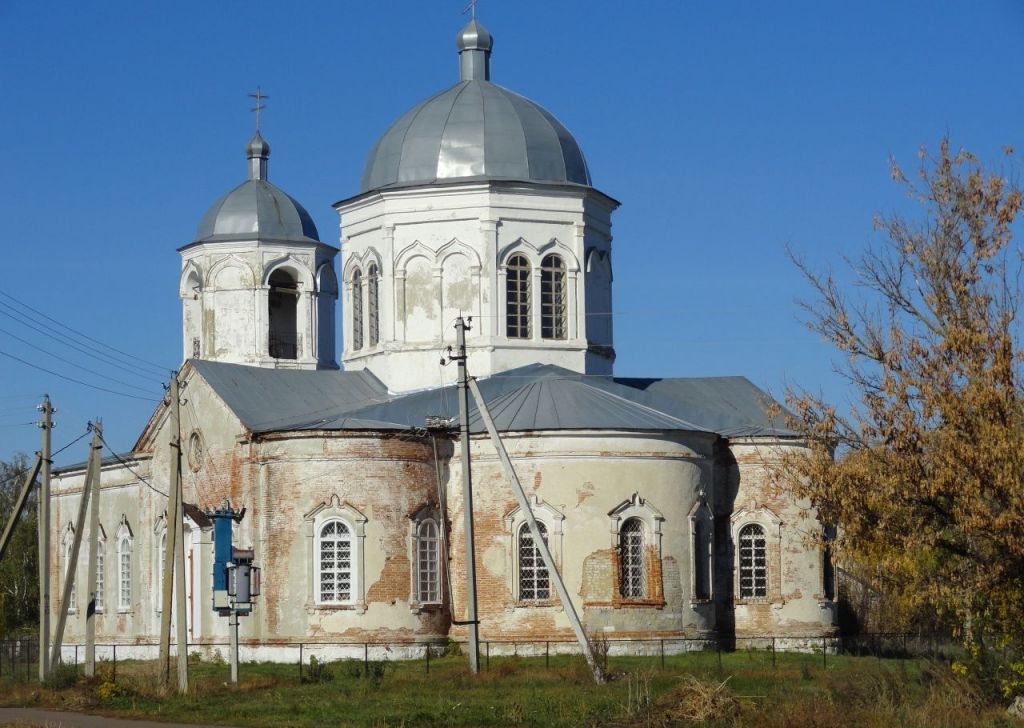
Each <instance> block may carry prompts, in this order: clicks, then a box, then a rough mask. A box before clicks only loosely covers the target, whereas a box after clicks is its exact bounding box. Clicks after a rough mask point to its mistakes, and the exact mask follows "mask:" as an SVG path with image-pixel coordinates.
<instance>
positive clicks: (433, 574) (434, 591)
mask: <svg viewBox="0 0 1024 728" xmlns="http://www.w3.org/2000/svg"><path fill="white" fill-rule="evenodd" d="M439 548H440V539H439V538H438V532H437V522H436V521H434V519H432V518H428V519H427V520H425V521H423V522H422V523H420V524H419V526H418V527H417V528H416V600H417V601H419V602H420V603H421V604H436V603H438V602H440V601H441V574H440V570H439V565H440V557H439V553H440V552H439Z"/></svg>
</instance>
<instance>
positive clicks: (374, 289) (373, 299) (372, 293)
mask: <svg viewBox="0 0 1024 728" xmlns="http://www.w3.org/2000/svg"><path fill="white" fill-rule="evenodd" d="M378 277H379V276H378V275H377V264H376V263H373V264H371V265H370V268H369V270H367V271H366V308H367V315H368V323H369V329H370V332H369V333H370V346H376V345H377V342H378V341H380V306H379V301H378V299H379V297H380V296H379V291H378V281H377V278H378Z"/></svg>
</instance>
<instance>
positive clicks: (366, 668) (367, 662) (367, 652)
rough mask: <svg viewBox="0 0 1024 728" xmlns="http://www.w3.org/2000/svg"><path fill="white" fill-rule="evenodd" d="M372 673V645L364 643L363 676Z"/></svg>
mask: <svg viewBox="0 0 1024 728" xmlns="http://www.w3.org/2000/svg"><path fill="white" fill-rule="evenodd" d="M369 675H370V645H369V644H368V643H366V642H364V643H363V677H369Z"/></svg>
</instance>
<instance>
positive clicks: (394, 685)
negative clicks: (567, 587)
mask: <svg viewBox="0 0 1024 728" xmlns="http://www.w3.org/2000/svg"><path fill="white" fill-rule="evenodd" d="M718 663H719V657H718V655H716V653H714V652H706V653H705V652H702V653H690V654H686V655H679V656H672V657H666V658H665V665H664V668H662V667H661V664H660V660H659V659H658V658H657V657H654V658H628V657H613V658H610V660H609V670H610V672H611V673H612V676H613V678H614V679H613V680H612V681H610V682H609V683H607V684H605V685H595V684H594V683H593V681H592V680H591V678H590V673H589V671H588V670H587V668H586V665H585V664H584V663H583V662H582V660H581V659H580V658H578V657H569V656H557V657H555V656H553V657H552V658H551V660H550V666H549V667H545V660H544V658H543V657H541V658H513V657H507V658H491V660H490V665H489V668H488V669H486V670H484V671H483V672H481V674H480V675H479V676H473V675H471V674H470V673H469V671H468V669H467V665H466V658H465V657H445V658H436V659H432V660H431V662H430V673H429V675H428V674H427V673H426V670H425V667H426V666H425V664H424V662H423V661H416V662H390V663H371V667H373V666H382V669H383V672H382V674H381V667H377V668H376V669H375V670H374V669H371V675H370V676H369V677H368V676H366V675H364V669H363V663H362V661H358V660H354V661H339V662H333V663H329V664H328V665H327V666H326V671H327V674H326V675H325V676H323V677H322V678H321V679H320V681H318V682H300V681H299V673H298V667H297V666H296V665H294V664H292V665H282V664H269V663H263V664H243V665H242V666H241V671H240V676H241V684H240V686H239V687H238V688H234V687H232V686H231V685H230V684H229V683H228V679H229V671H228V667H227V666H226V665H218V664H210V663H199V662H194V661H193V662H192V663H191V665H190V678H191V686H192V689H191V691H190V693H189V694H188V695H185V696H178V695H175V694H167V695H165V694H163V692H162V691H161V689H160V688H159V687H158V681H157V679H156V667H155V665H154V664H152V663H139V662H119V663H118V665H117V683H116V684H115V683H113V682H112V681H110V679H109V678H110V665H109V664H104V665H102V669H101V670H100V671H99V672H100V676H99V677H98V678H96V679H93V680H88V681H87V680H84V679H82V680H79V681H78V683H77V684H75V685H74V686H72V687H68V688H63V689H47V688H41V687H39V686H38V685H35V684H32V683H24V682H11V681H9V680H6V679H5V680H0V696H3V697H0V702H2V703H4V704H6V705H22V706H38V707H50V708H53V707H56V708H63V709H66V710H83V711H88V712H99V713H104V714H109V715H117V716H121V717H143V716H145V717H151V718H155V719H158V720H167V721H182V722H201V723H225V724H232V725H244V726H316V727H317V728H322V727H323V726H325V725H328V726H374V727H377V726H379V727H381V728H383V727H384V726H389V727H395V726H515V725H522V726H543V727H544V728H557V727H559V726H667V725H690V724H691V723H688V722H687V721H685V720H683V718H682V717H681V716H684V715H689V714H693V710H694V709H696V708H700V707H701V704H703V703H708V704H709V705H712V707H714V705H715V702H714V700H713V699H714V698H716V697H717V698H718V702H719V703H720V705H718V707H717V708H714V709H713V710H712V715H713V717H714V718H715V719H713V720H711V721H710V722H704V723H692V724H693V725H721V726H748V725H749V726H755V725H756V726H758V727H759V728H772V727H773V726H812V727H813V726H819V725H820V726H837V725H856V726H869V727H870V726H891V725H906V726H922V727H923V726H927V727H928V728H934V727H940V726H951V727H953V726H1002V725H1006V726H1010V725H1012V724H1011V723H1009V722H1005V723H1004V722H1003V721H1004V720H1005V719H1004V718H1002V717H1001V716H1002V707H1001V706H999V705H993V704H988V703H986V702H985V701H983V700H982V699H981V698H980V697H979V696H978V695H977V694H976V693H975V692H974V691H972V690H971V688H970V686H969V685H968V684H967V683H965V682H963V681H962V680H961V679H960V678H958V677H957V676H956V675H954V674H953V673H952V672H950V671H949V670H948V668H946V667H945V666H943V665H936V664H932V663H928V662H925V661H920V660H877V659H875V658H869V657H835V656H829V657H828V659H827V666H823V665H822V657H821V655H820V654H818V655H812V654H807V655H801V654H792V653H778V654H777V655H776V656H775V664H774V665H773V661H772V655H771V653H770V652H734V653H724V654H722V655H721V668H719V664H718ZM308 670H309V668H308V665H307V667H306V673H307V676H308ZM375 673H376V674H375ZM690 676H692V678H691V677H690ZM695 680H699V681H700V682H695ZM723 683H724V687H719V686H722V684H723ZM709 701H710V702H709ZM730 706H731V707H730ZM716 711H717V712H716Z"/></svg>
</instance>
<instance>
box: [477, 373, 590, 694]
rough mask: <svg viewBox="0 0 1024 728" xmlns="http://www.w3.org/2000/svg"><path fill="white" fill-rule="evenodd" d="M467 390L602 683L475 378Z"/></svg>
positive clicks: (545, 565) (585, 651) (588, 642)
mask: <svg viewBox="0 0 1024 728" xmlns="http://www.w3.org/2000/svg"><path fill="white" fill-rule="evenodd" d="M469 388H470V389H472V390H473V398H474V399H476V409H477V412H479V413H480V417H481V419H483V421H484V426H486V427H487V434H489V435H490V436H491V442H493V443H494V449H495V450H497V451H498V458H499V459H500V460H501V467H502V469H503V470H504V471H505V477H506V478H507V479H508V482H509V483H510V484H511V485H512V492H513V493H514V494H515V496H516V501H517V502H518V503H519V508H520V509H521V510H522V511H523V515H524V516H526V523H527V524H528V525H529V526H530V533H531V534H532V535H533V545H534V547H535V548H536V549H537V550H538V551H540V555H541V558H542V559H543V560H544V567H545V568H546V569H547V570H548V576H549V578H550V579H551V580H552V581H553V582H554V583H555V590H556V591H557V592H558V598H559V599H560V600H561V602H562V609H564V610H565V615H566V616H567V617H568V618H569V623H570V624H571V625H572V631H573V632H575V633H576V639H577V640H579V643H580V648H581V649H582V650H583V656H584V657H585V658H586V660H587V665H589V666H590V671H591V673H592V674H593V675H594V682H596V683H598V684H601V683H603V682H604V672H603V671H602V670H601V666H600V665H598V664H597V660H595V659H594V651H593V649H591V646H590V640H588V639H587V635H586V633H585V632H584V631H583V623H582V622H580V617H579V615H578V614H576V607H575V606H574V605H573V603H572V599H570V598H569V591H568V590H567V589H566V588H565V582H564V581H562V575H561V573H559V571H558V568H557V567H556V565H555V560H554V559H553V558H552V557H551V549H549V548H548V542H547V540H546V539H545V538H544V537H543V536H542V535H541V532H540V529H539V528H538V527H537V519H536V518H534V516H533V509H532V508H531V507H530V501H529V500H528V499H527V497H526V492H525V491H524V490H523V485H522V483H520V482H519V476H518V475H517V474H516V471H515V468H513V467H512V460H511V459H510V458H509V456H508V451H507V450H505V444H504V443H503V442H502V441H501V437H500V436H499V435H498V429H497V428H496V427H495V426H494V420H492V419H491V412H490V410H488V409H487V402H485V401H484V396H483V394H481V393H480V387H479V386H477V383H476V380H475V379H470V380H469Z"/></svg>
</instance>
